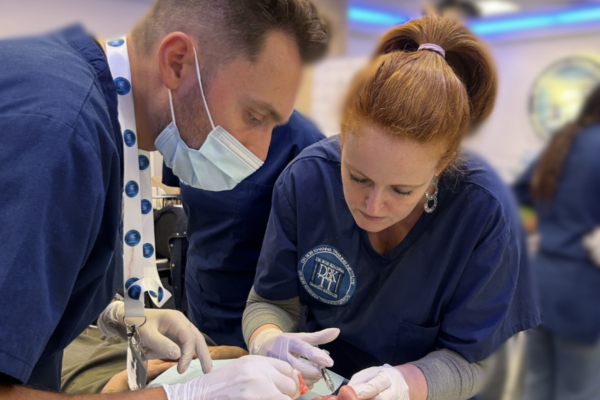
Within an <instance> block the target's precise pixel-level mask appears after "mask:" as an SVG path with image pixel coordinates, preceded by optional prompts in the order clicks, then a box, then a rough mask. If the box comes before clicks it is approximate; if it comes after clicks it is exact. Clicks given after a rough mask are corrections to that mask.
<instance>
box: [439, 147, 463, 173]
mask: <svg viewBox="0 0 600 400" xmlns="http://www.w3.org/2000/svg"><path fill="white" fill-rule="evenodd" d="M457 154H458V152H456V151H455V152H454V153H452V154H451V155H450V156H449V157H448V158H447V159H446V160H447V161H445V162H443V163H441V164H440V165H438V167H437V168H436V169H435V176H438V177H439V176H440V175H441V174H442V172H444V170H445V169H446V168H447V167H448V165H450V162H452V160H454V158H455V157H456V155H457Z"/></svg>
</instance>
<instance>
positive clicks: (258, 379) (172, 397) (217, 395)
mask: <svg viewBox="0 0 600 400" xmlns="http://www.w3.org/2000/svg"><path fill="white" fill-rule="evenodd" d="M298 387H299V382H298V376H297V373H296V371H294V369H293V368H292V367H291V366H290V365H289V364H287V363H285V362H283V361H280V360H276V359H274V358H268V357H261V356H245V357H242V358H240V359H238V360H236V361H234V362H232V363H231V364H229V365H227V366H225V367H223V368H219V369H217V370H215V371H213V372H211V373H210V374H207V375H204V376H201V377H199V378H196V379H193V380H191V381H189V382H186V383H182V384H176V385H164V386H163V389H164V390H165V392H166V393H167V398H168V399H169V400H188V399H190V400H191V399H194V400H204V399H206V400H208V399H228V400H255V399H256V400H258V399H265V400H267V399H268V400H290V399H293V398H296V397H297V396H298Z"/></svg>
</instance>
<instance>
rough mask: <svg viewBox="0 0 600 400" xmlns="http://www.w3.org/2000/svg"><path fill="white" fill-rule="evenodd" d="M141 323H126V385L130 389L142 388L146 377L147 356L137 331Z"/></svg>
mask: <svg viewBox="0 0 600 400" xmlns="http://www.w3.org/2000/svg"><path fill="white" fill-rule="evenodd" d="M144 323H145V321H144ZM143 325H144V324H142V325H140V326H138V325H127V332H128V333H127V338H128V339H127V385H128V386H129V389H130V390H138V389H144V388H145V387H146V381H147V378H148V358H147V357H146V352H145V351H144V349H143V348H142V345H141V341H140V335H139V332H138V329H139V328H140V327H141V326H143Z"/></svg>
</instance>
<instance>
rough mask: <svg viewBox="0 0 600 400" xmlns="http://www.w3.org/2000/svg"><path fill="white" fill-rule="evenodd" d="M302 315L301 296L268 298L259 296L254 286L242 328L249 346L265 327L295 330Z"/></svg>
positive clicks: (286, 330) (284, 330) (287, 330)
mask: <svg viewBox="0 0 600 400" xmlns="http://www.w3.org/2000/svg"><path fill="white" fill-rule="evenodd" d="M301 315H302V304H301V303H300V297H298V296H296V297H294V298H292V299H288V300H267V299H265V298H264V297H261V296H259V295H258V294H257V293H256V292H255V291H254V287H253V288H252V289H251V290H250V294H249V295H248V301H247V303H246V309H245V310H244V317H243V319H242V330H243V333H244V339H245V340H246V343H247V344H248V348H250V347H251V345H252V342H253V341H254V338H256V336H257V335H258V334H259V333H260V332H262V331H264V330H265V329H269V328H275V329H279V330H280V331H282V332H295V331H296V329H297V328H298V322H300V316H301Z"/></svg>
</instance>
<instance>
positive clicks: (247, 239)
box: [163, 111, 324, 348]
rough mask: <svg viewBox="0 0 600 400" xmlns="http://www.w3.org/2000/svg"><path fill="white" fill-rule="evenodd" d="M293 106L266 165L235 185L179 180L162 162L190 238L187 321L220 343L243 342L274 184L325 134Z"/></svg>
mask: <svg viewBox="0 0 600 400" xmlns="http://www.w3.org/2000/svg"><path fill="white" fill-rule="evenodd" d="M323 138H324V136H323V134H321V132H319V130H318V129H317V128H316V127H315V126H314V125H313V124H312V123H311V122H309V121H308V120H307V119H306V118H305V117H303V116H302V115H301V114H299V113H298V112H296V111H294V113H293V114H292V116H291V118H290V120H289V121H288V123H286V124H284V125H282V126H279V127H277V128H275V129H274V130H273V136H272V139H271V144H270V146H269V154H268V156H267V159H266V160H265V163H264V165H263V166H262V167H261V168H260V169H259V170H258V171H256V172H255V173H254V174H252V175H250V176H249V177H248V178H246V179H245V180H244V181H242V182H241V183H240V184H239V185H238V186H236V187H235V188H234V189H233V190H229V191H223V192H209V191H206V190H201V189H195V188H193V187H191V186H189V185H186V184H183V183H182V184H181V185H180V181H179V178H177V177H176V176H175V175H173V172H172V171H171V169H170V168H168V167H166V166H163V183H164V184H166V185H169V186H181V199H182V202H183V206H184V208H185V211H186V214H187V216H188V218H189V219H188V228H187V236H188V239H189V241H190V246H189V251H188V260H187V269H186V291H187V296H188V305H189V317H190V319H191V321H192V322H193V323H194V325H196V326H197V327H198V329H200V331H202V332H204V333H205V334H207V335H208V336H210V337H211V338H212V339H213V340H214V341H215V342H216V343H217V344H219V345H229V346H239V347H242V348H246V344H245V342H244V338H243V335H242V314H243V313H244V308H245V307H246V300H247V299H248V294H249V293H250V289H251V288H252V283H253V282H254V276H255V271H256V263H257V262H258V256H259V254H260V249H261V246H262V242H263V237H264V234H265V230H266V227H267V221H268V219H269V212H270V210H271V196H272V194H273V185H274V184H275V181H276V180H277V178H278V177H279V174H281V172H282V171H283V169H284V168H285V167H286V166H287V165H288V163H289V162H290V161H292V160H293V159H294V158H295V157H296V156H297V155H298V154H300V152H301V151H302V150H304V148H306V147H308V146H310V145H312V144H313V143H315V142H317V141H319V140H321V139H323Z"/></svg>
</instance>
